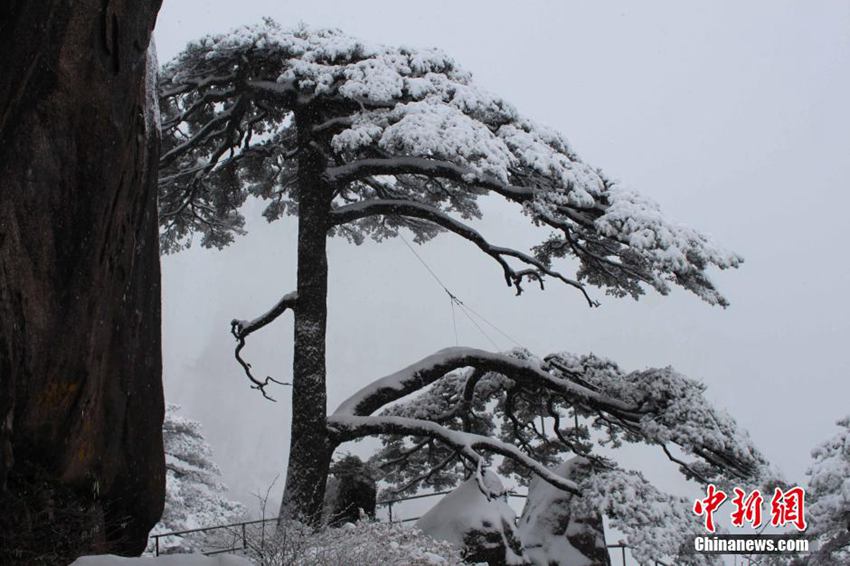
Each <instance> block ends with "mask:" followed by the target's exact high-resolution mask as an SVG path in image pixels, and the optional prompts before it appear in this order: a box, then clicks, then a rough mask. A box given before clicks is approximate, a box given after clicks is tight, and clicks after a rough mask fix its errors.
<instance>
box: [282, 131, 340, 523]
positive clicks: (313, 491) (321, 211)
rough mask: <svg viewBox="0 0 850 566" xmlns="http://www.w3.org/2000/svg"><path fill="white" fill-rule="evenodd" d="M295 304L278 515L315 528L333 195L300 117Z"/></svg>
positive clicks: (324, 453)
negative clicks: (283, 482) (289, 414)
mask: <svg viewBox="0 0 850 566" xmlns="http://www.w3.org/2000/svg"><path fill="white" fill-rule="evenodd" d="M296 119H297V120H298V130H299V138H300V139H299V146H300V147H301V148H303V151H302V153H301V156H300V157H299V160H298V285H297V291H298V300H297V303H296V306H295V349H294V353H293V364H292V373H293V379H292V426H291V435H292V436H291V441H290V445H289V465H288V468H287V473H286V487H285V489H284V494H283V501H282V503H281V512H280V514H281V516H282V517H285V518H288V519H293V520H298V521H301V522H304V523H306V524H312V525H315V524H318V523H319V522H320V521H321V516H322V502H323V500H324V495H325V485H326V482H327V476H328V469H329V467H330V462H331V456H332V453H333V450H334V446H333V445H332V442H331V441H330V439H329V438H328V432H327V389H326V383H325V337H326V328H327V312H328V310H327V295H328V259H327V251H326V247H327V238H328V228H329V213H330V206H331V198H332V191H331V188H330V187H329V186H327V185H326V184H325V183H323V182H322V180H321V171H322V168H323V165H324V162H323V158H322V156H321V154H319V153H318V152H316V151H314V150H312V149H310V148H309V138H310V136H311V134H310V125H311V124H310V122H311V120H309V116H304V115H298V116H296Z"/></svg>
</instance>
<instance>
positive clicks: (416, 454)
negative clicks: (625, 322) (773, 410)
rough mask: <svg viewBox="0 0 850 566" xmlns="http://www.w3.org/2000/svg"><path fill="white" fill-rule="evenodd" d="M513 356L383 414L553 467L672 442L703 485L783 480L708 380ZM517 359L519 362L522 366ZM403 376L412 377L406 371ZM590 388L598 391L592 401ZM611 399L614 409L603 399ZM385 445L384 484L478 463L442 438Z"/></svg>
mask: <svg viewBox="0 0 850 566" xmlns="http://www.w3.org/2000/svg"><path fill="white" fill-rule="evenodd" d="M491 359H495V356H491ZM503 360H506V361H508V363H507V364H506V367H505V369H504V370H501V371H487V369H486V368H485V369H481V368H478V369H476V368H469V367H464V368H463V369H453V370H452V371H447V372H445V373H444V375H442V376H441V377H439V378H436V379H434V381H433V384H432V385H431V386H430V387H428V388H427V389H425V390H423V391H422V392H421V393H419V394H417V395H414V396H412V397H411V398H409V399H405V400H403V401H400V402H398V403H395V404H393V405H390V406H388V407H387V408H385V409H384V410H383V412H382V413H381V414H382V415H385V416H394V417H405V418H410V419H419V420H427V421H432V422H437V423H439V424H441V425H442V426H444V427H447V428H450V429H453V430H459V431H464V432H467V433H472V434H478V435H495V436H497V437H499V438H500V439H501V440H502V441H503V442H505V443H511V444H515V445H517V446H518V447H519V448H520V449H521V450H522V451H523V452H524V453H526V454H527V455H528V456H529V457H531V458H533V459H534V460H535V461H537V462H540V463H542V464H545V465H548V466H553V465H556V464H558V463H559V462H561V461H562V460H563V459H564V458H565V457H567V456H569V455H572V454H580V455H583V456H585V457H588V458H590V459H592V460H593V461H594V462H595V463H596V464H597V465H598V466H600V467H602V468H607V467H611V466H613V465H614V464H613V463H612V462H610V461H608V460H606V459H605V458H604V457H602V455H600V454H599V453H598V451H595V450H594V448H595V445H596V443H599V444H602V445H609V446H613V447H617V446H618V445H619V444H620V443H622V442H623V441H627V442H642V443H647V444H650V445H658V446H659V447H661V448H662V450H663V451H665V452H666V453H667V455H668V456H669V457H670V458H674V456H673V450H671V448H672V447H676V448H677V449H678V450H679V451H680V452H683V453H685V454H689V455H691V456H692V457H693V461H690V462H684V461H681V460H679V459H678V458H676V459H675V462H676V463H677V464H678V465H679V466H680V467H681V470H682V472H683V473H684V474H685V475H686V477H689V478H693V479H696V480H698V481H700V482H702V483H715V484H716V485H719V486H728V485H730V484H735V485H740V484H741V483H747V484H752V485H758V484H761V483H766V482H769V481H771V480H773V479H775V477H774V472H773V471H772V470H771V469H770V468H769V466H768V464H767V462H766V460H765V459H764V457H763V456H762V455H761V454H760V453H759V451H758V450H757V449H756V448H755V446H754V445H753V443H752V441H751V440H750V438H749V436H748V435H747V434H746V432H745V431H743V430H741V429H740V428H739V427H738V426H737V425H736V423H735V421H734V420H733V419H732V418H731V417H730V416H729V415H728V414H726V413H725V412H723V411H719V410H717V409H715V408H713V407H712V406H711V404H710V403H709V402H708V400H707V399H706V398H705V395H704V392H705V386H704V385H703V384H702V383H700V382H698V381H696V380H693V379H689V378H687V377H685V376H683V375H681V374H679V373H678V372H676V371H675V370H673V369H671V368H661V369H646V370H641V371H633V372H629V373H626V372H623V371H622V370H620V368H619V367H618V366H617V365H616V364H615V363H614V362H612V361H610V360H607V359H604V358H601V357H598V356H595V355H584V356H577V355H572V354H566V353H560V354H555V355H551V356H548V357H546V358H545V359H539V358H536V357H534V356H532V355H531V354H530V353H528V352H527V351H522V350H519V351H515V352H513V353H511V355H510V356H503ZM465 363H466V362H460V363H459V364H458V365H460V366H463V365H464V364H465ZM511 363H516V364H519V365H518V366H517V368H515V369H514V368H511ZM416 367H417V370H416V371H415V372H414V373H418V374H419V375H421V374H422V373H423V372H424V370H425V367H427V364H424V365H423V367H419V366H416ZM524 368H534V370H535V373H532V378H531V379H526V378H525V376H524V375H523V374H522V373H521V370H522V369H524ZM511 369H514V372H512V371H511ZM401 374H404V372H401ZM393 377H395V378H398V379H401V380H402V381H403V378H402V377H401V375H396V376H393ZM385 386H386V387H389V385H388V384H385ZM576 386H577V387H579V388H580V389H579V390H575V389H574V387H576ZM399 388H400V389H402V390H403V386H402V385H399ZM582 392H588V394H589V393H593V394H595V395H597V396H598V397H592V398H587V397H585V398H583V397H582V396H581V395H582V394H583V393H582ZM603 401H604V403H607V406H602V405H601V404H600V403H601V402H603ZM579 420H580V422H579ZM576 425H578V426H576ZM593 429H595V431H594V430H593ZM384 443H385V444H384V448H383V450H382V451H381V452H380V453H379V454H378V455H377V456H376V458H375V463H376V465H378V466H380V467H381V469H382V470H383V472H384V474H385V475H384V480H385V481H388V482H389V483H390V484H391V485H392V486H393V487H394V489H396V490H399V491H402V492H404V491H410V490H413V489H416V488H417V487H421V486H422V485H425V486H428V487H433V488H434V489H444V488H446V487H448V486H451V485H454V484H455V482H456V481H457V477H458V475H462V474H463V471H464V466H468V464H467V463H465V462H464V460H463V458H462V457H461V454H460V453H459V452H458V450H457V449H456V447H454V446H450V445H446V444H444V443H443V444H441V443H440V442H438V440H437V439H435V438H433V437H428V436H422V437H414V438H412V439H408V438H407V437H405V436H402V435H390V436H386V437H385V438H384ZM501 471H502V472H503V473H508V474H517V475H518V476H519V478H520V479H523V480H525V479H527V478H528V477H529V473H530V472H529V470H528V468H527V467H526V466H524V465H523V463H522V462H519V461H517V460H516V459H511V458H507V459H505V460H504V461H503V463H502V465H501Z"/></svg>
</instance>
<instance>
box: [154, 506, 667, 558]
mask: <svg viewBox="0 0 850 566" xmlns="http://www.w3.org/2000/svg"><path fill="white" fill-rule="evenodd" d="M451 492H452V490H446V491H435V492H432V493H422V494H418V495H410V496H407V497H397V498H392V499H383V500H380V501H377V502H376V504H375V505H376V507H386V509H387V515H388V517H387V521H388V522H390V523H410V522H413V521H416V520H418V519H419V518H420V517H406V518H404V519H398V518H396V517H395V516H394V515H393V506H394V505H398V504H400V503H403V502H405V501H412V500H416V499H427V498H429V497H437V496H440V495H446V494H449V493H451ZM507 495H508V497H517V498H521V499H525V498H526V497H527V495H526V494H524V493H517V492H513V491H511V492H508V494H507ZM280 519H281V517H272V518H269V519H255V520H253V521H242V522H239V523H229V524H226V525H215V526H212V527H201V528H197V529H186V530H182V531H172V532H168V533H157V534H154V535H151V536H150V537H149V538H150V539H151V540H152V541H153V544H152V548H151V550H150V552H152V553H153V554H154V556H160V554H161V545H160V540H161V539H164V538H166V537H180V538H184V537H185V536H186V535H192V534H198V533H204V534H210V533H215V532H216V531H219V532H221V531H224V532H225V533H227V534H229V535H230V539H229V540H230V541H231V542H230V544H228V545H223V546H222V547H220V548H213V549H209V550H205V551H203V554H205V555H206V556H212V555H215V554H223V553H225V552H244V551H247V550H248V548H249V540H253V539H252V538H250V537H249V534H250V535H251V536H253V533H250V528H251V527H255V526H259V527H260V529H261V532H260V540H261V543H260V544H261V545H262V541H264V540H265V525H266V524H267V523H277V522H278V521H280ZM606 547H607V548H608V552H609V556H610V557H611V558H612V560H613V558H614V556H615V555H618V557H619V558H620V560H621V564H620V566H629V561H628V557H629V553H628V552H627V551H628V550H629V546H628V545H627V544H625V543H622V542H620V543H616V544H608V545H606ZM618 551H619V552H618ZM635 563H636V562H635ZM612 564H613V562H612ZM654 564H655V566H670V565H669V564H667V563H665V562H662V561H660V560H656V561H655V563H654Z"/></svg>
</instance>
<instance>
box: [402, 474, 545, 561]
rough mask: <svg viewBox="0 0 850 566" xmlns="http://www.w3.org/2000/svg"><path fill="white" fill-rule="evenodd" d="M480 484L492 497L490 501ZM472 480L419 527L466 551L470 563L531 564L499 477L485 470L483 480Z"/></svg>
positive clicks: (432, 535)
mask: <svg viewBox="0 0 850 566" xmlns="http://www.w3.org/2000/svg"><path fill="white" fill-rule="evenodd" d="M480 483H484V484H485V485H486V488H487V491H489V492H490V493H502V494H503V495H501V496H496V497H491V498H489V499H488V497H487V495H485V493H484V491H482V489H481V486H480ZM480 483H479V479H478V478H476V477H475V476H473V477H471V478H469V479H468V480H466V481H465V482H463V483H462V484H460V486H458V487H457V489H455V490H454V491H452V492H451V493H450V494H448V495H446V496H445V497H443V498H442V499H441V500H440V502H439V503H437V504H436V505H435V506H434V507H433V508H432V509H431V510H430V511H428V512H427V513H425V515H423V516H422V517H421V518H420V519H419V521H417V523H416V527H417V528H418V529H421V530H422V531H423V532H424V533H425V534H427V535H429V536H431V537H433V538H435V539H437V540H444V541H447V542H449V543H451V544H453V545H455V546H457V547H459V548H463V557H464V559H465V560H466V561H467V562H472V563H475V562H487V563H488V564H491V565H495V564H527V563H528V562H527V561H526V560H525V558H524V556H523V554H522V548H521V545H520V543H519V540H518V537H517V535H516V529H515V526H514V525H515V523H516V514H515V513H514V511H513V509H511V507H510V506H509V505H508V502H507V496H506V495H505V493H506V491H505V489H504V487H503V486H502V482H501V481H500V480H499V478H498V476H496V474H495V473H493V472H491V471H489V470H483V472H482V478H481V481H480Z"/></svg>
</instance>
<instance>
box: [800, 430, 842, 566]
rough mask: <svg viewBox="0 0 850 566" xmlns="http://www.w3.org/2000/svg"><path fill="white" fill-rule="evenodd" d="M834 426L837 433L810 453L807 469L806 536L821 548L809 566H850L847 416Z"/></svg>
mask: <svg viewBox="0 0 850 566" xmlns="http://www.w3.org/2000/svg"><path fill="white" fill-rule="evenodd" d="M838 426H840V427H842V428H841V431H840V432H839V433H838V434H836V435H835V436H834V437H832V438H831V439H830V440H828V441H827V442H825V443H823V444H821V445H820V446H818V447H817V448H815V449H814V450H813V451H812V457H813V458H814V463H812V465H811V467H810V468H809V470H808V476H809V485H808V491H807V496H808V498H809V500H808V519H809V533H808V534H811V535H814V536H816V537H818V539H819V541H820V542H821V545H822V550H821V552H820V553H819V556H816V557H813V558H812V560H811V561H810V563H811V564H848V563H850V416H847V417H845V418H844V419H842V420H840V421H838Z"/></svg>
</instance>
